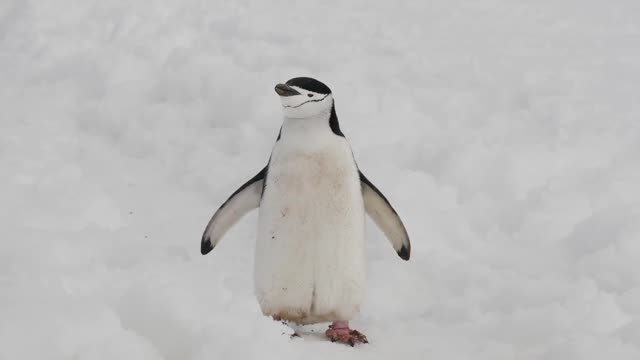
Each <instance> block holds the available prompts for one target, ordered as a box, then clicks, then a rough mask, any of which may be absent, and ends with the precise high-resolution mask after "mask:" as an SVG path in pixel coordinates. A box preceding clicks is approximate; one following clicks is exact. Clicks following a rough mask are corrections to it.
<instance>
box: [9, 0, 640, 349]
mask: <svg viewBox="0 0 640 360" xmlns="http://www.w3.org/2000/svg"><path fill="white" fill-rule="evenodd" d="M291 3H293V2H291ZM639 44H640V3H639V2H638V1H637V0H626V1H625V0H618V1H615V0H614V1H607V2H605V1H590V0H586V1H584V0H583V1H578V0H575V1H573V0H566V1H558V0H541V1H517V0H516V1H507V0H478V1H471V0H468V1H461V0H456V1H449V0H431V1H412V2H406V3H404V4H403V5H399V4H397V3H396V2H393V1H377V2H372V1H364V0H361V1H352V2H346V1H310V2H296V5H292V4H290V3H289V2H285V1H275V2H273V1H270V2H266V1H260V0H251V1H249V0H246V1H237V2H233V3H231V2H223V1H219V2H217V3H214V2H213V1H205V0H188V1H186V0H175V1H173V0H149V1H142V0H136V1H131V0H110V1H98V0H57V1H26V0H2V1H0V185H1V186H0V200H1V201H2V206H1V208H0V221H1V222H0V226H1V229H2V240H0V359H2V360H5V359H7V360H14V359H24V360H27V359H38V360H41V359H50V360H56V359H78V360H80V359H82V360H84V359H167V360H178V359H200V360H201V359H272V358H273V359H276V358H277V359H330V358H331V359H333V358H337V359H342V358H345V359H346V358H349V359H365V358H366V359H389V358H394V359H434V360H435V359H474V360H476V359H490V360H496V359H562V360H572V359H576V360H586V359H616V360H623V359H640V187H639V185H638V184H640V161H639V160H640V125H639V120H640V95H639V94H640V89H639V84H640V47H639ZM301 75H310V76H313V77H316V78H318V79H320V80H322V81H324V82H326V83H327V84H328V85H329V86H331V87H332V88H333V90H334V94H335V97H336V99H337V102H336V104H337V110H338V116H339V118H340V120H341V124H342V128H343V130H344V132H345V133H346V134H347V136H348V139H349V140H350V141H351V143H352V146H353V149H354V153H355V156H356V158H357V160H358V162H359V164H360V166H361V168H362V169H363V171H365V172H366V173H367V175H368V176H369V178H371V179H372V180H373V181H374V182H375V183H376V184H377V185H378V186H379V187H380V188H381V189H382V190H383V191H384V192H385V193H386V195H387V196H388V197H389V198H390V199H391V201H392V202H393V204H394V205H395V207H396V208H397V209H398V211H399V213H400V214H401V216H402V217H403V220H404V221H405V223H406V225H407V228H408V230H409V233H410V235H411V236H412V240H413V253H412V259H411V261H409V262H403V261H401V260H400V259H399V258H398V257H397V256H396V255H395V254H394V252H393V251H392V250H391V248H390V246H389V244H388V243H387V241H386V240H385V239H384V238H383V236H382V235H381V233H380V232H379V231H378V230H377V229H376V228H375V227H374V226H373V225H372V223H369V226H370V227H369V242H368V255H369V279H368V297H367V301H366V304H365V306H364V308H363V309H362V314H361V316H360V317H359V318H358V319H357V320H356V321H355V322H354V325H355V326H356V327H357V328H358V329H360V330H362V331H363V332H364V333H366V334H367V335H368V337H369V339H370V340H371V344H369V345H367V346H362V347H358V348H355V349H352V348H350V347H346V346H339V345H336V344H331V343H329V342H326V341H320V339H321V337H320V336H307V337H305V338H303V339H294V340H290V339H289V336H288V335H287V334H288V333H290V330H288V329H287V328H286V327H285V326H284V325H282V324H279V323H275V322H272V321H270V320H269V319H266V318H264V317H263V316H262V315H261V314H260V311H259V308H258V305H257V303H256V301H255V300H254V298H253V294H252V276H251V274H252V266H253V265H252V264H253V248H254V236H255V227H256V226H255V224H256V215H255V214H252V215H250V216H248V217H247V218H245V219H244V221H243V222H241V223H240V224H239V225H238V226H237V227H236V228H234V229H233V230H232V231H231V232H230V233H229V234H228V235H227V237H226V238H225V239H224V240H223V241H222V243H221V244H220V246H219V247H218V248H216V249H215V251H214V252H213V253H211V254H210V255H208V256H206V257H203V256H201V255H200V254H199V246H200V244H199V241H200V235H201V233H202V230H203V228H204V226H205V224H206V222H207V221H208V220H209V217H210V216H211V214H212V213H213V211H214V210H215V209H216V208H217V207H218V206H219V205H220V203H221V202H222V201H224V199H225V198H226V197H227V196H228V195H229V194H230V193H231V192H232V191H233V190H234V189H235V188H236V187H237V186H238V185H239V184H240V183H242V182H244V181H245V180H246V179H248V178H249V177H250V176H252V175H253V174H254V173H255V172H256V171H257V170H258V169H260V168H261V167H262V166H264V164H265V163H266V161H267V159H268V156H269V151H270V148H271V145H272V143H273V141H274V139H275V137H276V135H277V131H278V128H279V126H280V109H279V102H278V99H277V97H276V95H275V94H274V92H273V85H274V84H275V83H277V82H280V81H285V80H287V79H288V78H291V77H294V76H301ZM323 329H324V327H322V326H320V327H318V328H311V329H307V331H309V332H310V331H311V330H316V331H317V332H318V331H321V330H323ZM283 333H284V334H283Z"/></svg>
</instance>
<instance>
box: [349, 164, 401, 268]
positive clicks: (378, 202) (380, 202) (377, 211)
mask: <svg viewBox="0 0 640 360" xmlns="http://www.w3.org/2000/svg"><path fill="white" fill-rule="evenodd" d="M359 173H360V184H361V186H362V198H363V199H364V209H365V211H366V212H367V215H369V216H370V217H371V219H373V221H374V222H375V223H376V225H378V227H379V228H380V230H382V232H383V233H384V234H385V235H386V236H387V239H389V241H390V242H391V245H392V246H393V248H394V249H395V251H396V253H398V256H400V257H401V258H402V259H403V260H409V256H410V255H411V242H410V241H409V234H408V233H407V230H406V229H405V227H404V224H403V223H402V220H400V216H398V213H397V212H396V211H395V209H394V208H393V206H391V204H390V203H389V200H387V198H386V197H385V196H384V195H383V194H382V193H381V192H380V190H378V188H377V187H376V186H375V185H373V184H372V183H371V181H369V179H367V177H366V176H364V174H363V173H362V171H359Z"/></svg>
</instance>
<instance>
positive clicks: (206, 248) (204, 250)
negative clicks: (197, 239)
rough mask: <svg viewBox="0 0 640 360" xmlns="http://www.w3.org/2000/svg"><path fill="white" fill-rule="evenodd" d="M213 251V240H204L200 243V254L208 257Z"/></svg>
mask: <svg viewBox="0 0 640 360" xmlns="http://www.w3.org/2000/svg"><path fill="white" fill-rule="evenodd" d="M211 250H213V246H211V240H210V239H209V238H202V242H201V243H200V253H201V254H202V255H207V254H208V253H209V252H211Z"/></svg>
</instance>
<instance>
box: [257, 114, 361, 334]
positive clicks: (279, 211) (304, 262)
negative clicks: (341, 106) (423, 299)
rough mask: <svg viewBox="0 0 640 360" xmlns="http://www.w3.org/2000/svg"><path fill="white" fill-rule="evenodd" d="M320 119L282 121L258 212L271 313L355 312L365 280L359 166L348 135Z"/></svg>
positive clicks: (323, 316)
mask: <svg viewBox="0 0 640 360" xmlns="http://www.w3.org/2000/svg"><path fill="white" fill-rule="evenodd" d="M298 121H299V120H298ZM285 125H286V123H285ZM296 125H300V124H296ZM319 125H320V126H319V127H318V128H317V129H316V128H314V126H315V124H308V123H306V124H302V126H299V127H296V126H295V125H294V126H291V127H283V133H282V138H281V139H280V141H278V142H277V143H276V145H275V147H274V149H273V152H272V155H271V161H270V165H269V171H268V174H267V179H266V186H265V190H264V194H263V197H262V200H261V204H260V213H259V228H258V239H257V245H256V263H255V288H256V296H257V297H258V301H259V303H260V305H261V308H262V310H263V312H264V313H265V314H267V315H272V316H276V317H279V318H283V319H288V320H292V321H297V322H300V323H310V322H318V321H334V320H349V319H350V318H351V317H353V316H354V315H355V314H356V313H357V311H358V309H359V306H360V302H361V300H362V297H363V287H364V225H365V223H364V206H363V200H362V193H361V187H360V180H359V177H358V169H357V167H356V164H355V161H354V159H353V155H352V153H351V149H350V147H349V144H348V143H347V141H346V139H345V138H343V137H340V136H336V135H335V134H333V133H332V132H331V131H330V129H329V127H328V124H327V123H324V126H323V127H321V126H322V125H323V124H319Z"/></svg>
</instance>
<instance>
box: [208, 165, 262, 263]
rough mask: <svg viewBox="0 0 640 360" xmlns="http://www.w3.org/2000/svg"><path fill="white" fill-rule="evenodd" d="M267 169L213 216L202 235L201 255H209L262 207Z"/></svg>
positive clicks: (253, 178) (234, 194)
mask: <svg viewBox="0 0 640 360" xmlns="http://www.w3.org/2000/svg"><path fill="white" fill-rule="evenodd" d="M266 174H267V167H265V168H264V169H262V170H260V172H259V173H257V174H256V176H254V177H252V178H251V179H250V180H249V181H247V182H246V183H244V184H243V185H242V186H240V187H239V188H238V190H236V191H235V192H234V193H233V194H231V196H229V198H228V199H227V201H225V202H224V203H223V204H222V205H221V206H220V208H219V209H218V210H217V211H216V212H215V214H213V217H211V220H209V224H208V225H207V228H206V229H205V230H204V234H202V241H201V243H200V253H202V255H206V254H208V253H209V252H210V251H211V250H213V248H214V247H215V246H216V244H218V242H219V241H220V239H221V238H222V236H223V235H224V234H225V233H226V232H227V230H229V229H230V228H231V227H232V226H233V225H234V224H235V223H237V222H238V220H240V219H241V218H242V217H243V216H244V215H246V214H247V213H248V212H249V211H251V210H253V209H255V208H257V207H258V206H260V200H261V199H262V189H263V187H264V180H265V176H266Z"/></svg>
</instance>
